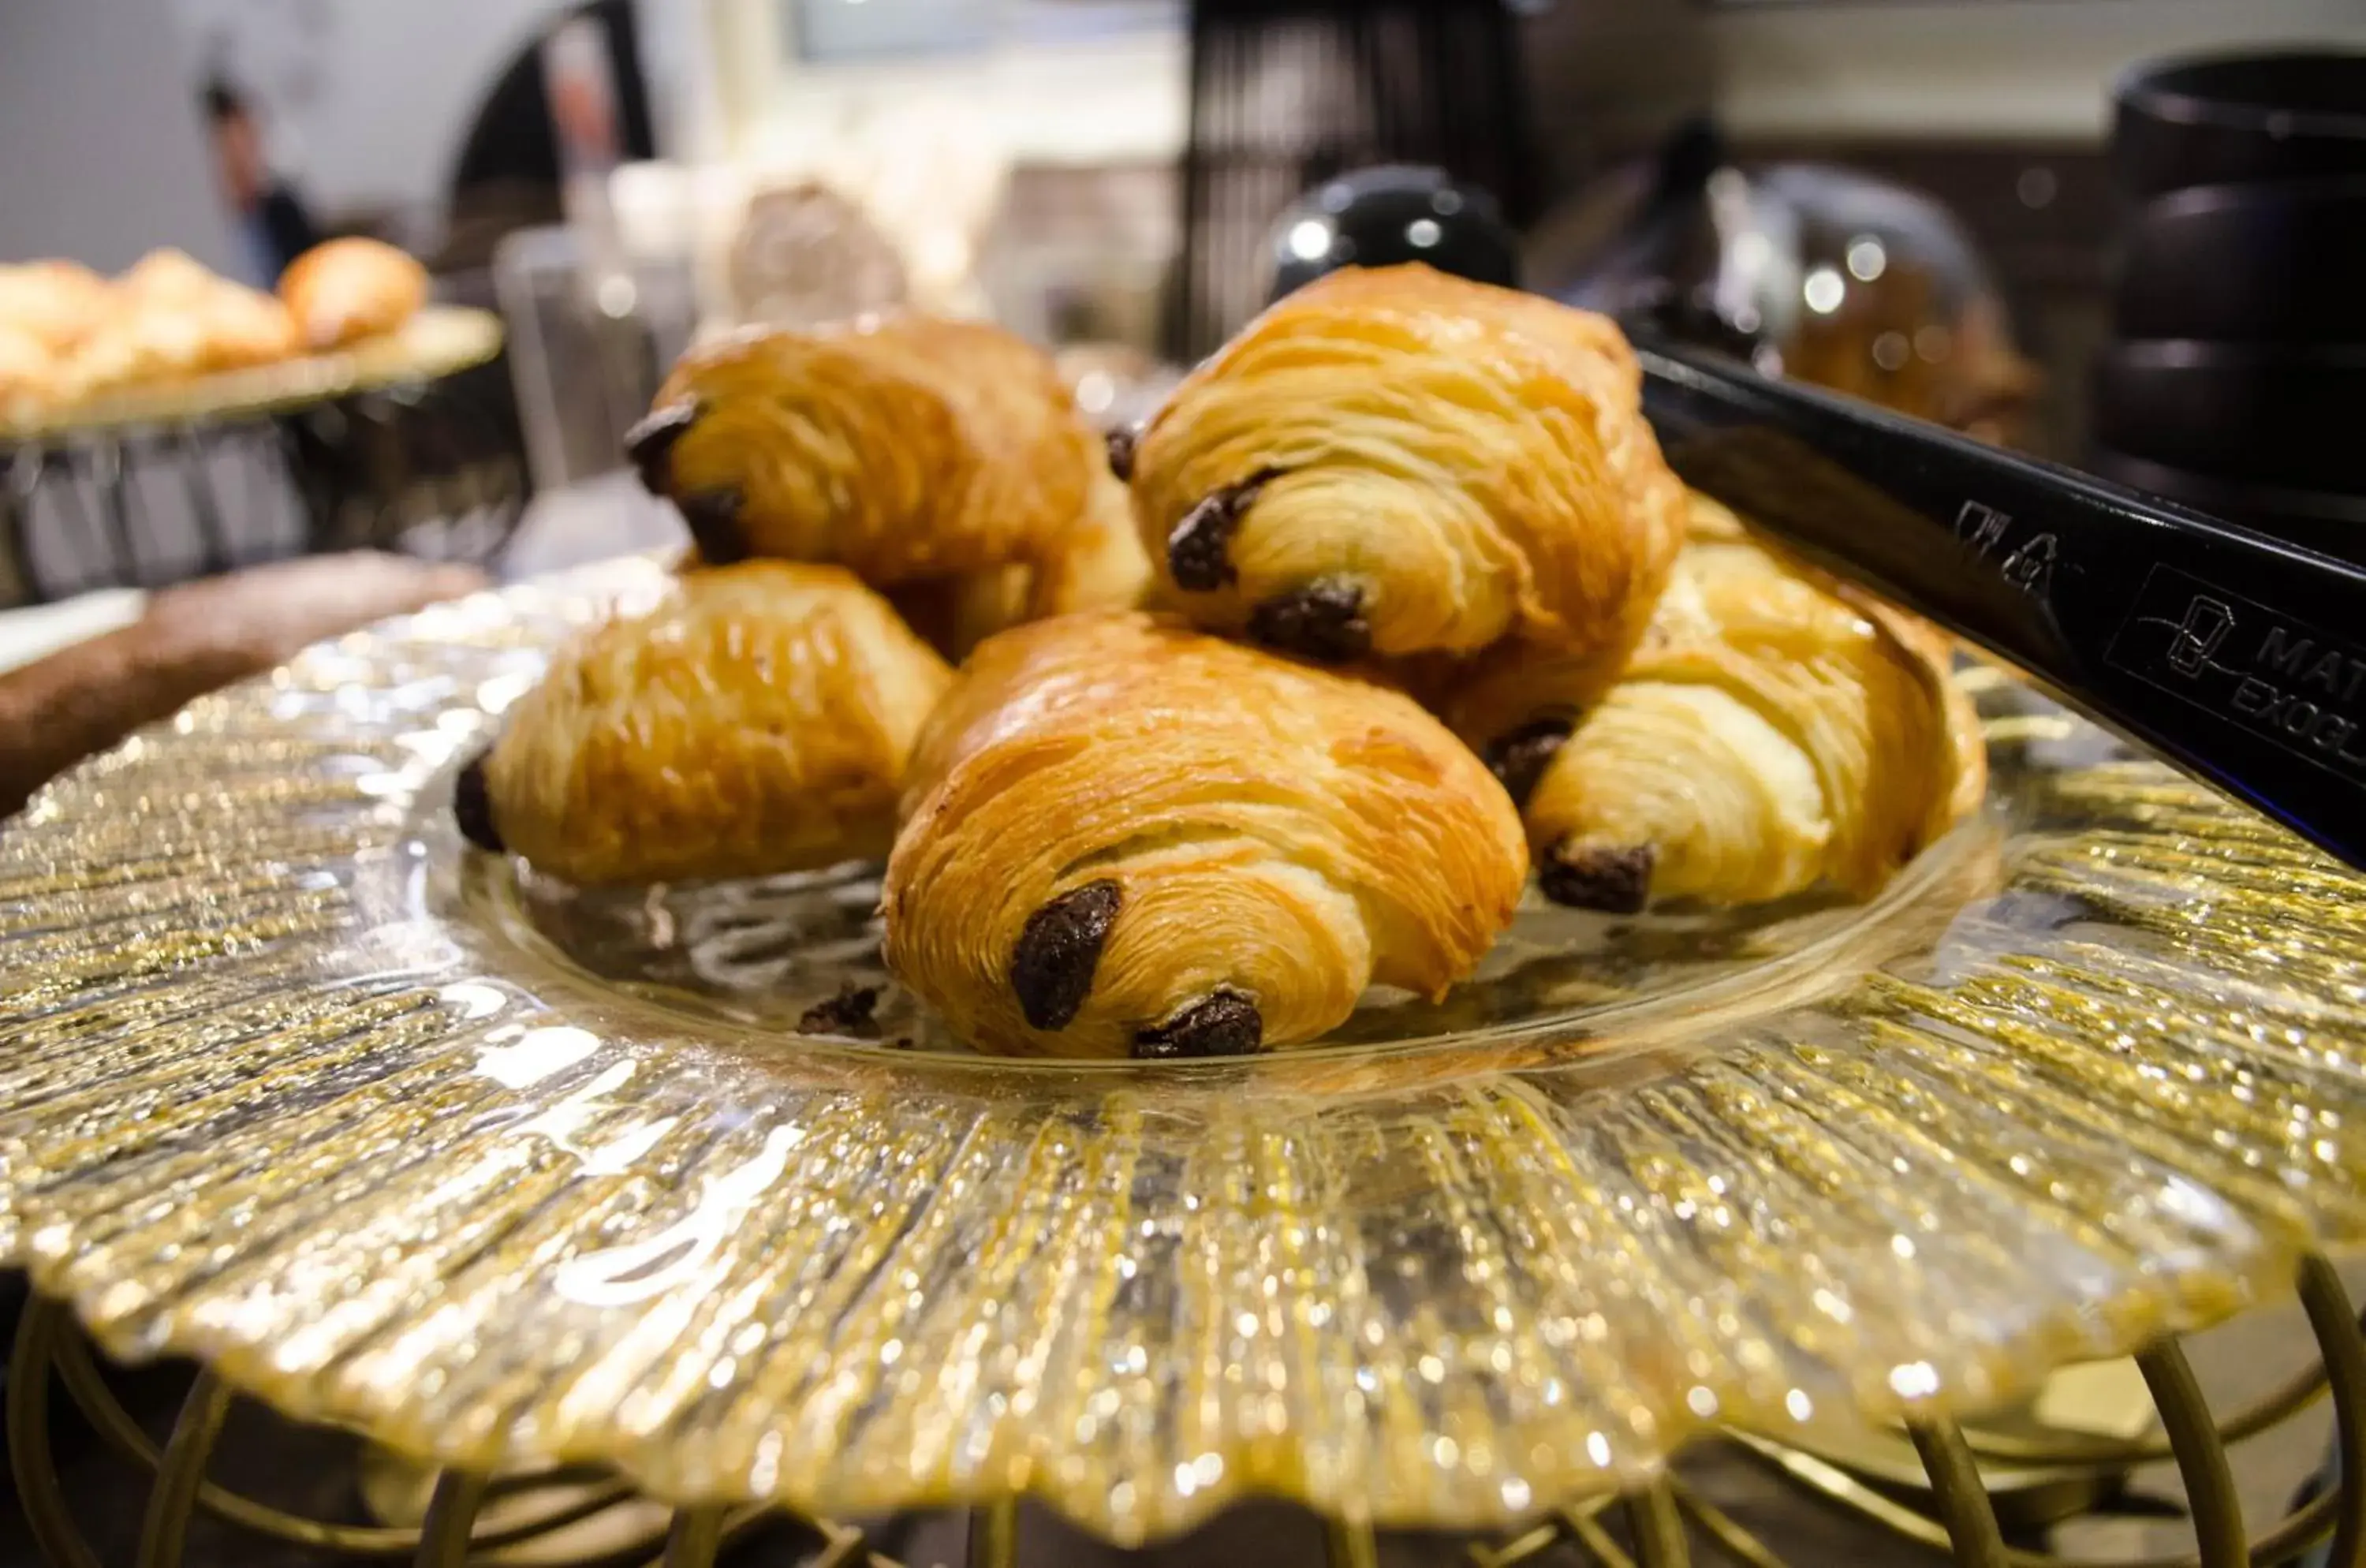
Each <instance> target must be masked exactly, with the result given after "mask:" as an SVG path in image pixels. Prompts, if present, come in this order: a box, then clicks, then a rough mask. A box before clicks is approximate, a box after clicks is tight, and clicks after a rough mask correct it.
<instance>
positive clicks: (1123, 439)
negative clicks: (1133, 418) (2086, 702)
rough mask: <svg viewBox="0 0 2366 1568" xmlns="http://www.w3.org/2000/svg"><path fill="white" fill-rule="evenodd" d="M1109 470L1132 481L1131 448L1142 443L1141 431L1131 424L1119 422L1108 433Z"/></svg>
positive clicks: (1121, 477) (1127, 481)
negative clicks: (1119, 423) (1118, 424)
mask: <svg viewBox="0 0 2366 1568" xmlns="http://www.w3.org/2000/svg"><path fill="white" fill-rule="evenodd" d="M1108 440H1109V466H1110V473H1113V474H1115V475H1116V476H1117V477H1118V478H1119V479H1123V480H1124V481H1125V482H1126V483H1128V484H1132V482H1133V449H1134V448H1135V447H1136V446H1140V445H1141V444H1142V431H1141V429H1140V428H1139V427H1137V426H1135V425H1131V424H1121V425H1120V426H1118V427H1117V428H1116V429H1115V430H1112V431H1110V433H1109V437H1108Z"/></svg>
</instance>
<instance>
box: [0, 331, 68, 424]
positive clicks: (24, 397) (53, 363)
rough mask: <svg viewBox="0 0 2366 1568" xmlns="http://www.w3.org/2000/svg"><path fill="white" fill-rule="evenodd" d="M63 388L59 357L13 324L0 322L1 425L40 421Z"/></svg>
mask: <svg viewBox="0 0 2366 1568" xmlns="http://www.w3.org/2000/svg"><path fill="white" fill-rule="evenodd" d="M62 389H63V382H62V379H61V378H60V375H59V367H58V356H57V355H54V354H52V353H51V352H50V345H49V344H47V343H45V342H43V341H42V340H41V339H40V338H39V337H37V336H35V335H34V334H33V333H30V332H28V331H26V330H25V329H24V328H22V327H19V326H17V325H16V324H15V323H14V322H11V321H5V320H0V423H5V422H7V421H11V420H30V419H36V418H39V416H40V415H41V414H42V413H43V412H46V411H47V410H49V409H50V408H51V407H52V406H53V405H55V404H56V402H57V401H58V400H59V398H60V396H61V395H62Z"/></svg>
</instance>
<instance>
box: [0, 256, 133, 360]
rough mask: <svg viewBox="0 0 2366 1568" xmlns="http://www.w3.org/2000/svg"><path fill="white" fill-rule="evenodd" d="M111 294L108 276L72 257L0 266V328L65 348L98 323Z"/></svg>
mask: <svg viewBox="0 0 2366 1568" xmlns="http://www.w3.org/2000/svg"><path fill="white" fill-rule="evenodd" d="M114 298H115V290H114V288H113V287H112V286H111V285H109V284H108V283H107V279H105V278H103V277H101V276H98V274H96V273H95V272H93V271H91V270H90V269H89V268H88V267H85V266H83V265H80V264H79V263H76V262H70V261H32V262H18V263H17V264H15V265H6V266H0V330H6V331H8V332H10V333H12V334H17V333H21V334H22V335H23V336H25V337H28V338H31V339H33V340H34V341H35V342H37V343H39V344H40V345H41V347H43V348H44V349H46V350H47V351H48V352H50V353H51V354H64V353H66V352H67V351H69V350H71V349H72V348H73V346H74V345H75V344H78V343H80V342H81V341H82V340H83V339H84V338H85V337H87V336H88V335H89V334H90V333H91V330H92V329H93V328H94V327H96V326H97V325H98V323H99V321H101V320H103V319H104V318H105V316H106V315H107V310H108V309H109V308H110V307H111V305H112V304H113V301H114Z"/></svg>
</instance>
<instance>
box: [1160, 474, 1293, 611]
mask: <svg viewBox="0 0 2366 1568" xmlns="http://www.w3.org/2000/svg"><path fill="white" fill-rule="evenodd" d="M1272 478H1273V474H1272V473H1271V471H1269V470H1268V472H1265V473H1261V474H1256V475H1254V476H1252V477H1250V478H1248V479H1243V480H1242V481H1241V482H1240V483H1238V484H1236V485H1227V486H1226V487H1225V488H1223V489H1222V490H1220V491H1216V492H1215V493H1214V494H1212V495H1211V496H1209V497H1208V499H1207V500H1205V501H1203V502H1200V504H1199V505H1197V506H1195V507H1193V508H1192V509H1191V510H1190V511H1189V512H1187V513H1184V514H1183V521H1182V522H1180V523H1177V525H1175V531H1174V532H1173V533H1171V534H1169V535H1167V536H1166V570H1167V571H1168V572H1169V573H1170V574H1171V575H1172V576H1173V577H1174V579H1175V586H1176V587H1177V588H1180V589H1182V590H1183V591H1184V592H1189V593H1213V592H1215V591H1216V590H1217V589H1219V588H1222V586H1223V585H1224V584H1225V583H1227V582H1231V581H1234V579H1235V578H1236V577H1238V576H1239V573H1237V572H1235V571H1234V570H1233V556H1232V547H1233V536H1234V534H1235V533H1237V532H1239V531H1240V526H1241V516H1242V514H1243V513H1245V512H1247V511H1248V509H1249V503H1250V502H1254V501H1255V500H1256V498H1257V491H1261V490H1263V489H1265V486H1266V481H1267V480H1268V479H1272Z"/></svg>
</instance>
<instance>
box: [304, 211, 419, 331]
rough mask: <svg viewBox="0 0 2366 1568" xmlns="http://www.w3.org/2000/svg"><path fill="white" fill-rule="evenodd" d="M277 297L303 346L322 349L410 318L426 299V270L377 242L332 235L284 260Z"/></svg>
mask: <svg viewBox="0 0 2366 1568" xmlns="http://www.w3.org/2000/svg"><path fill="white" fill-rule="evenodd" d="M279 298H280V300H281V301H282V302H283V303H284V304H286V306H287V311H288V314H289V315H290V316H292V317H293V318H294V320H295V324H296V333H297V336H298V337H299V339H300V340H301V341H302V343H303V345H304V346H305V347H306V348H308V349H310V350H311V351H313V352H314V353H320V352H322V351H324V350H328V349H332V348H343V347H344V346H345V345H346V344H351V343H354V342H355V341H357V340H359V339H362V338H366V337H376V336H378V335H380V334H381V333H390V332H393V331H394V330H395V329H397V328H398V327H400V326H401V325H402V323H403V322H405V321H409V320H410V319H411V317H412V316H413V315H415V314H417V313H418V310H419V308H420V307H421V306H423V305H424V304H426V303H427V269H426V268H425V267H423V266H422V265H419V263H418V262H416V261H414V260H413V259H411V257H410V256H409V255H407V254H404V253H403V252H401V251H399V250H397V249H395V247H393V246H392V245H389V244H386V243H382V242H380V241H377V240H367V239H360V238H350V239H343V240H330V241H328V242H326V243H322V244H319V245H315V246H314V247H312V249H310V250H309V251H306V252H305V253H304V254H302V255H300V256H298V257H297V258H296V259H295V261H293V262H291V263H290V264H288V267H287V271H286V272H284V273H282V274H281V275H280V277H279Z"/></svg>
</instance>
